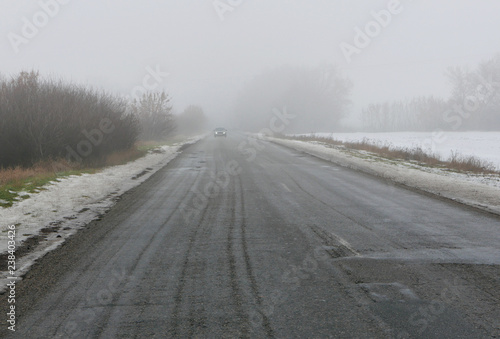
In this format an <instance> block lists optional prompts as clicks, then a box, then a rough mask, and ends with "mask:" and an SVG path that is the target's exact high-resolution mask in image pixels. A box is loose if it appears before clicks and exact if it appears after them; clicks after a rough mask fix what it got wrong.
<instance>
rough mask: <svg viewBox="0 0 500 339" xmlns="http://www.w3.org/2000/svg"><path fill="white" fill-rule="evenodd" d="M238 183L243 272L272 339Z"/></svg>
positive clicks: (265, 328) (241, 189)
mask: <svg viewBox="0 0 500 339" xmlns="http://www.w3.org/2000/svg"><path fill="white" fill-rule="evenodd" d="M238 182H239V191H240V202H241V218H242V221H241V247H242V249H243V258H244V261H245V270H246V274H247V278H248V280H249V281H250V289H251V290H252V294H253V297H254V299H255V301H256V303H257V306H258V308H259V314H260V315H261V317H262V323H263V324H262V325H263V327H264V330H265V333H266V335H267V336H268V337H269V338H274V331H273V328H272V326H271V322H270V321H269V318H268V317H267V315H266V314H265V312H264V311H263V307H264V301H263V299H262V295H261V293H260V292H259V287H258V284H257V281H256V279H255V275H254V271H253V268H252V263H251V260H250V254H249V252H248V241H247V225H246V216H245V197H244V190H243V183H242V181H241V179H238Z"/></svg>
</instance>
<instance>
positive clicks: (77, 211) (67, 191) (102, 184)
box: [0, 136, 203, 291]
mask: <svg viewBox="0 0 500 339" xmlns="http://www.w3.org/2000/svg"><path fill="white" fill-rule="evenodd" d="M202 137H203V136H199V137H195V138H191V139H189V140H188V141H186V142H184V143H180V144H177V145H174V146H163V147H161V148H160V149H156V150H155V152H150V153H149V154H147V155H146V156H144V157H142V158H140V159H137V160H135V161H133V162H130V163H127V164H125V165H120V166H113V167H108V168H106V169H104V170H103V171H101V172H98V173H95V174H83V175H80V176H70V177H67V178H62V179H59V180H58V181H55V182H52V184H51V185H48V186H45V187H44V189H45V190H43V191H41V192H40V193H36V194H32V195H31V197H30V198H29V199H25V200H22V201H18V202H16V203H14V205H13V206H12V207H9V208H0V220H1V224H0V254H1V253H5V252H6V251H7V245H8V240H9V238H8V232H7V231H8V226H9V225H16V228H15V230H16V236H15V240H16V243H17V246H20V245H21V244H22V243H23V242H24V241H26V239H28V238H30V237H33V236H36V235H38V234H40V233H43V236H44V237H43V238H45V239H43V240H42V241H41V243H40V244H39V245H38V247H37V250H36V251H34V252H32V253H30V254H28V255H27V256H25V257H23V258H22V259H19V260H18V261H17V262H16V265H17V268H16V273H17V276H19V275H21V274H22V273H23V272H26V270H27V269H28V268H29V267H30V266H31V265H32V263H33V261H34V260H36V259H37V258H39V257H41V256H43V255H44V254H45V253H46V252H48V251H50V250H52V249H55V248H57V247H58V246H60V245H61V244H62V243H63V242H64V241H65V239H66V238H67V237H68V236H70V235H71V234H74V233H75V232H77V231H78V230H79V229H80V228H82V227H84V226H85V225H86V224H88V223H89V222H90V221H92V220H94V219H96V218H98V217H99V216H100V215H102V214H103V213H105V212H106V211H107V210H109V208H111V207H112V206H113V205H114V204H115V203H116V201H117V197H119V196H120V195H122V194H123V193H124V192H126V191H128V190H129V189H131V188H133V187H135V186H137V185H139V184H141V183H142V182H144V181H145V180H146V179H147V178H149V177H150V176H151V175H152V174H153V173H155V172H156V171H157V170H159V169H160V168H162V167H163V166H165V165H166V164H167V163H168V162H169V161H171V160H172V159H173V158H175V157H176V155H177V154H178V150H179V148H180V147H181V146H182V145H184V144H190V143H194V142H196V141H198V140H199V139H201V138H202ZM7 276H8V275H7V272H2V273H0V291H1V290H2V289H3V287H4V283H5V282H6V280H5V279H6V277H7Z"/></svg>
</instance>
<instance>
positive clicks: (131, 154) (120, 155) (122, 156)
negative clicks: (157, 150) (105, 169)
mask: <svg viewBox="0 0 500 339" xmlns="http://www.w3.org/2000/svg"><path fill="white" fill-rule="evenodd" d="M144 154H146V152H145V151H141V150H138V149H137V148H136V147H134V148H131V149H128V150H125V151H120V152H115V153H113V154H110V155H108V156H107V158H106V166H116V165H122V164H125V163H127V162H129V161H133V160H136V159H139V158H140V157H142V156H144Z"/></svg>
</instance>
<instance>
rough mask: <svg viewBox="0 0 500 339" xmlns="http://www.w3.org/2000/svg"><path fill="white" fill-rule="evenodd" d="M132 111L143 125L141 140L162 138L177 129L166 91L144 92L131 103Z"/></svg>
mask: <svg viewBox="0 0 500 339" xmlns="http://www.w3.org/2000/svg"><path fill="white" fill-rule="evenodd" d="M131 112H132V113H133V114H134V115H136V116H137V118H138V119H139V123H140V126H141V133H140V135H139V138H140V139H141V140H162V139H165V138H166V137H168V136H169V135H170V134H171V133H172V132H173V131H175V129H176V123H175V119H174V116H173V114H172V106H171V105H170V97H169V96H168V94H166V93H165V92H148V93H144V94H143V96H142V97H141V99H140V100H139V101H135V100H134V102H133V103H132V104H131Z"/></svg>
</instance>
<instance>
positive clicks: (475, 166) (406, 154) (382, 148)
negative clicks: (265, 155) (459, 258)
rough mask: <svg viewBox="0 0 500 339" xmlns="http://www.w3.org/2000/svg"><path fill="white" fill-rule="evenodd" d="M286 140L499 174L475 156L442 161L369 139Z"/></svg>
mask: <svg viewBox="0 0 500 339" xmlns="http://www.w3.org/2000/svg"><path fill="white" fill-rule="evenodd" d="M286 138H288V139H292V140H301V141H317V142H322V143H325V144H328V145H334V146H343V147H345V148H348V149H355V150H362V151H366V152H370V153H374V154H377V155H379V156H382V157H384V158H387V159H393V160H396V159H402V160H406V161H416V162H418V163H419V164H421V165H427V166H432V167H445V168H448V169H452V170H455V171H458V172H470V173H484V174H498V173H499V171H497V170H495V167H494V166H493V164H491V163H490V162H488V161H485V160H482V159H479V158H477V157H474V156H463V155H460V154H458V153H452V156H451V157H450V159H448V160H442V159H441V158H440V157H439V155H437V154H430V153H427V152H425V151H424V150H423V149H422V148H420V147H414V148H409V147H407V148H396V147H393V146H391V145H377V144H373V143H371V142H370V140H368V139H363V140H362V141H361V142H343V141H339V140H335V139H331V138H325V137H315V136H292V137H290V136H287V137H286Z"/></svg>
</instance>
